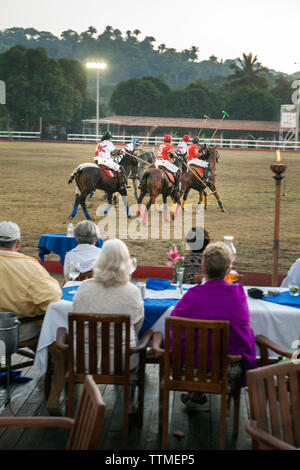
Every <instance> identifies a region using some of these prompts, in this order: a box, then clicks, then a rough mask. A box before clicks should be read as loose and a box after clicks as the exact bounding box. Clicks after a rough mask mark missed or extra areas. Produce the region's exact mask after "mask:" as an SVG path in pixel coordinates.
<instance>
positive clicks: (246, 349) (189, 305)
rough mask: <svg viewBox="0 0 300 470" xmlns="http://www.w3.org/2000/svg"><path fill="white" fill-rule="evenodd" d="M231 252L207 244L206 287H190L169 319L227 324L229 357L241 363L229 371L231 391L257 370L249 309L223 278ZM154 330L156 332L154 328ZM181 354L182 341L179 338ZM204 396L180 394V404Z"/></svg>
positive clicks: (237, 287) (220, 245)
mask: <svg viewBox="0 0 300 470" xmlns="http://www.w3.org/2000/svg"><path fill="white" fill-rule="evenodd" d="M231 262H232V252H231V250H230V249H229V247H228V246H227V245H226V244H224V243H223V242H217V243H210V244H208V246H207V247H206V249H205V251H204V252H203V260H202V272H203V275H204V276H205V278H206V282H205V284H198V285H196V286H195V287H191V288H190V289H189V290H188V291H187V293H186V294H185V295H184V296H183V297H182V299H181V300H180V301H179V302H178V303H177V304H176V305H175V307H174V309H173V310H172V312H171V316H175V317H181V318H192V319H202V320H204V319H205V320H229V321H230V333H229V351H228V353H229V354H240V355H242V356H243V359H242V361H239V362H237V363H234V364H232V365H231V366H230V367H229V370H228V382H229V385H230V386H231V388H232V390H234V388H235V387H236V386H237V384H238V383H239V384H240V383H242V381H243V380H244V371H246V370H247V369H253V368H255V367H257V364H256V349H255V338H254V335H253V332H252V330H251V327H250V318H249V309H248V304H247V299H246V295H245V292H244V289H243V286H242V285H241V284H229V283H228V282H227V281H225V280H224V277H225V276H226V274H227V273H228V272H229V270H230V267H231ZM153 329H155V328H154V327H153ZM182 349H183V353H184V349H185V338H184V337H183V338H182ZM204 398H205V396H203V395H202V394H199V393H195V392H191V393H189V394H182V397H181V399H182V401H183V403H185V404H187V405H191V402H197V403H203V402H204Z"/></svg>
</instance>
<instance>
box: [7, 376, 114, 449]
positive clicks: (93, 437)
mask: <svg viewBox="0 0 300 470" xmlns="http://www.w3.org/2000/svg"><path fill="white" fill-rule="evenodd" d="M104 411H105V404H104V402H103V400H102V396H101V393H100V391H99V389H98V387H97V386H96V384H95V382H94V380H93V378H92V376H91V375H87V376H85V380H84V387H83V390H82V394H81V397H80V401H79V404H78V408H77V412H76V416H75V419H72V418H66V417H53V416H43V417H41V416H34V417H0V427H44V428H45V427H60V428H66V429H68V430H69V436H68V441H67V445H66V450H95V449H96V448H97V445H98V441H99V434H100V431H101V427H102V421H103V415H104Z"/></svg>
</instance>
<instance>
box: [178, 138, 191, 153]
mask: <svg viewBox="0 0 300 470" xmlns="http://www.w3.org/2000/svg"><path fill="white" fill-rule="evenodd" d="M188 148H189V147H188V145H187V143H186V142H185V141H184V140H182V141H181V142H179V144H178V146H177V149H176V153H177V154H178V155H182V156H185V155H186V154H187V152H188Z"/></svg>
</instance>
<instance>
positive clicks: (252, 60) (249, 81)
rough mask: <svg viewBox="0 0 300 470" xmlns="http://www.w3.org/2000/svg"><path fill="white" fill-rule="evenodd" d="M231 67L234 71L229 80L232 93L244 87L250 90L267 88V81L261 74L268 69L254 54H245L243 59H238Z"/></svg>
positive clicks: (228, 84) (228, 83)
mask: <svg viewBox="0 0 300 470" xmlns="http://www.w3.org/2000/svg"><path fill="white" fill-rule="evenodd" d="M229 67H230V68H231V69H232V70H233V71H234V73H233V74H232V75H229V77H228V78H227V86H228V88H229V90H230V91H233V90H236V89H237V88H240V87H242V86H246V87H248V88H266V87H267V80H266V79H265V77H263V76H262V75H261V72H266V71H267V68H266V67H263V66H262V65H261V63H260V62H258V60H257V56H255V57H253V55H252V52H250V53H249V54H244V53H243V56H242V59H240V58H239V57H238V58H237V59H236V61H235V62H234V63H232V64H230V66H229Z"/></svg>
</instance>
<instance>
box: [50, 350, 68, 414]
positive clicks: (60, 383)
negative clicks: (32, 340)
mask: <svg viewBox="0 0 300 470" xmlns="http://www.w3.org/2000/svg"><path fill="white" fill-rule="evenodd" d="M48 351H49V353H50V355H51V361H52V363H53V377H52V380H51V387H50V393H49V398H48V401H47V404H46V407H47V410H48V411H49V413H50V415H52V416H61V415H62V409H61V406H60V403H59V399H60V396H61V393H62V391H63V388H64V383H65V370H66V352H65V351H62V350H61V349H59V348H58V347H57V346H56V343H55V342H54V343H52V344H51V345H50V346H49V347H48Z"/></svg>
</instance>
